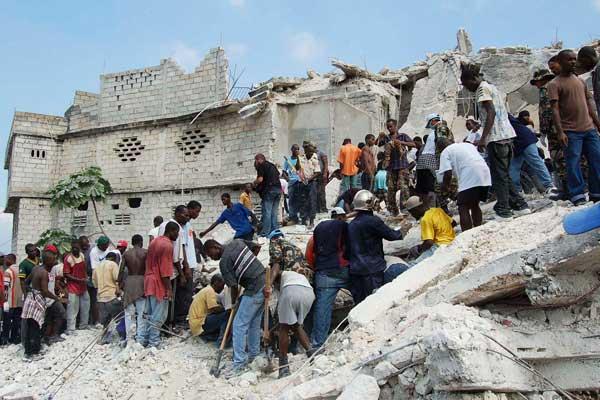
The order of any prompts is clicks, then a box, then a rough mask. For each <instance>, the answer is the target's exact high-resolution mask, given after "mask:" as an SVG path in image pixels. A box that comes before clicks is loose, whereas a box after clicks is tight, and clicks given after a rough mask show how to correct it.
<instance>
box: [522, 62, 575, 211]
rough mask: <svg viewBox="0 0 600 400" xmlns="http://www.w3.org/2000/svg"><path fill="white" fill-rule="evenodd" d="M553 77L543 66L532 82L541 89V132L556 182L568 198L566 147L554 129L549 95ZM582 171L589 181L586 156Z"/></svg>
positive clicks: (563, 195)
mask: <svg viewBox="0 0 600 400" xmlns="http://www.w3.org/2000/svg"><path fill="white" fill-rule="evenodd" d="M552 79H554V75H553V74H552V73H551V72H550V71H548V70H547V69H545V68H541V69H539V70H537V71H535V73H534V74H533V79H531V81H530V83H531V84H532V85H533V86H535V87H537V88H538V89H539V91H540V102H539V119H540V133H541V134H542V137H545V138H547V139H548V151H550V159H552V167H553V168H554V175H555V180H556V181H557V182H555V183H556V186H557V187H558V189H559V191H560V193H561V198H564V199H568V197H569V196H568V195H569V194H568V193H567V163H566V159H565V154H564V148H563V146H562V144H561V143H560V140H558V135H557V134H556V130H555V129H554V122H553V121H552V105H551V104H550V97H549V96H548V88H547V85H548V82H550V81H551V80H552ZM581 171H582V173H583V175H584V179H585V180H586V182H587V161H586V160H585V158H582V159H581Z"/></svg>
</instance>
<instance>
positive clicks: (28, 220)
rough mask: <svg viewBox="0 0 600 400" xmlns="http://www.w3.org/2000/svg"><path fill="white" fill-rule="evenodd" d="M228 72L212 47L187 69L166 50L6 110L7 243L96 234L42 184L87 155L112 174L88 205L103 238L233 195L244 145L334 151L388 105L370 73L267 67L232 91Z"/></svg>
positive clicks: (393, 104) (392, 101)
mask: <svg viewBox="0 0 600 400" xmlns="http://www.w3.org/2000/svg"><path fill="white" fill-rule="evenodd" d="M228 77H229V73H228V62H227V58H226V56H225V53H224V51H223V49H220V48H218V49H213V50H210V52H209V53H208V54H207V55H206V57H205V58H204V60H203V61H202V62H201V64H200V65H199V66H198V67H197V68H196V69H195V70H194V71H193V72H191V73H185V71H183V70H182V69H181V68H180V67H179V66H178V65H177V63H176V62H174V61H172V60H170V59H167V60H162V61H161V62H160V64H159V65H156V66H152V67H147V68H139V69H133V70H128V71H123V72H116V73H109V74H105V75H101V76H100V92H99V93H88V92H81V91H76V92H75V96H74V99H73V104H72V106H70V107H69V108H68V109H67V110H66V112H65V114H64V116H53V115H40V114H33V113H27V112H16V113H15V115H14V118H13V122H12V126H11V131H10V136H9V142H8V145H7V150H6V152H7V153H6V162H5V166H4V167H5V169H7V170H8V172H9V183H8V201H7V207H6V212H10V213H13V214H14V222H13V241H12V251H13V252H15V253H16V254H18V255H19V256H23V255H24V246H25V244H26V243H29V242H36V241H37V240H38V239H39V236H40V234H41V233H42V232H43V231H45V230H46V229H49V228H59V229H62V230H64V231H66V232H69V233H72V234H74V235H82V234H86V235H89V236H91V237H92V238H94V237H97V235H98V234H99V229H98V226H97V223H96V221H95V218H94V213H93V210H92V207H91V205H90V206H89V207H86V205H84V206H82V207H81V208H80V209H76V210H71V209H67V210H57V209H54V208H51V207H50V202H49V199H48V196H47V194H46V192H47V191H48V189H49V188H50V187H52V186H53V185H54V184H56V182H57V181H58V180H59V179H61V178H64V177H66V176H68V175H69V174H72V173H74V172H77V171H79V170H81V169H83V168H86V167H88V166H92V165H96V166H99V167H100V168H102V171H103V174H104V176H105V177H106V178H107V179H108V180H109V181H110V183H111V185H112V188H113V193H112V194H111V195H110V197H109V199H108V200H107V201H106V202H104V203H100V204H99V215H100V221H101V224H102V226H103V228H104V230H105V231H106V232H107V233H108V234H109V236H111V238H112V239H113V240H117V239H127V240H129V239H130V238H131V236H132V235H133V234H136V233H139V234H142V235H145V234H146V232H148V230H149V229H150V228H151V227H152V219H153V217H154V216H156V215H162V216H163V217H164V218H169V217H170V216H171V215H172V212H173V209H174V207H175V206H176V205H178V204H182V203H187V202H188V201H189V200H192V199H194V200H198V201H200V203H201V204H202V206H203V208H202V213H201V214H200V217H199V218H198V219H197V220H196V221H195V224H196V228H197V230H199V229H203V228H205V227H207V226H208V224H210V223H211V222H212V221H213V220H214V219H215V218H216V217H217V216H218V215H219V213H220V211H221V210H222V205H221V202H220V195H221V193H223V192H224V191H228V192H230V193H232V196H233V197H234V198H237V196H238V194H239V190H240V189H241V187H242V186H243V184H244V183H246V182H251V181H252V180H253V179H254V178H255V175H256V172H255V169H254V155H255V154H256V153H263V154H265V155H266V156H267V158H268V159H270V160H273V161H274V162H275V163H276V164H281V162H282V160H283V155H284V154H287V153H288V149H289V147H290V146H291V144H292V142H294V143H301V142H302V141H303V140H306V139H310V140H313V141H315V142H317V143H318V145H319V146H320V147H321V149H322V150H324V151H326V152H327V153H328V154H329V155H330V156H331V157H332V159H333V160H335V155H336V154H337V148H338V147H339V146H340V145H341V142H342V140H343V139H344V138H345V137H351V138H353V139H354V140H355V141H356V142H358V141H361V140H362V139H363V138H364V135H365V134H366V133H368V132H372V131H379V130H381V129H382V128H383V125H384V122H385V120H386V118H388V117H390V116H394V115H396V114H397V111H398V109H397V101H398V95H399V91H398V90H397V89H396V88H394V87H393V86H391V85H389V84H383V83H380V82H375V81H368V80H361V79H357V80H354V81H348V82H344V83H342V84H340V85H332V84H330V81H329V79H328V78H323V77H317V78H315V79H295V80H290V79H284V78H276V79H272V80H270V81H268V82H267V83H265V84H264V85H259V86H258V87H257V88H256V89H255V90H254V91H253V92H251V95H252V96H251V97H247V96H246V97H245V98H244V99H241V100H240V99H231V98H229V97H228V94H229V93H230V87H229V82H228ZM248 109H249V110H251V112H249V113H247V112H245V110H248ZM192 121H193V123H192ZM257 197H258V196H257Z"/></svg>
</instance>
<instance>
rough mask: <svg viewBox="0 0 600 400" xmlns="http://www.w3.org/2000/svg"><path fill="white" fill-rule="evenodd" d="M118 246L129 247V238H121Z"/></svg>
mask: <svg viewBox="0 0 600 400" xmlns="http://www.w3.org/2000/svg"><path fill="white" fill-rule="evenodd" d="M117 247H125V248H127V247H129V243H127V240H119V241H118V242H117Z"/></svg>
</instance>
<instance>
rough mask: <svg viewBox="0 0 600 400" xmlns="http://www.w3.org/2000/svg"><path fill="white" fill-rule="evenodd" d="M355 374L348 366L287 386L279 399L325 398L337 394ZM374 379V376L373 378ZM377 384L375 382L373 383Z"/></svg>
mask: <svg viewBox="0 0 600 400" xmlns="http://www.w3.org/2000/svg"><path fill="white" fill-rule="evenodd" d="M355 375H356V373H355V372H353V371H352V370H351V369H350V368H349V367H348V366H345V367H341V368H338V369H337V370H335V371H334V372H332V373H330V374H328V375H326V376H323V377H320V378H317V379H313V380H311V381H308V382H305V383H302V384H300V385H298V386H295V387H291V388H288V389H287V390H286V391H284V392H283V393H282V394H281V395H280V396H279V397H278V399H279V400H325V399H330V398H335V397H336V396H338V395H339V394H340V393H342V391H343V390H344V388H345V387H346V385H348V384H349V383H350V382H351V381H352V379H353V378H354V376H355ZM373 379H374V378H373ZM375 384H377V383H375Z"/></svg>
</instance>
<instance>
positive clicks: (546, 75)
mask: <svg viewBox="0 0 600 400" xmlns="http://www.w3.org/2000/svg"><path fill="white" fill-rule="evenodd" d="M552 78H554V74H553V73H552V72H550V71H548V70H547V69H546V68H539V69H537V70H536V71H535V72H534V73H533V79H531V80H530V81H529V83H531V84H532V85H533V84H535V83H536V82H540V81H544V80H550V79H552Z"/></svg>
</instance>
